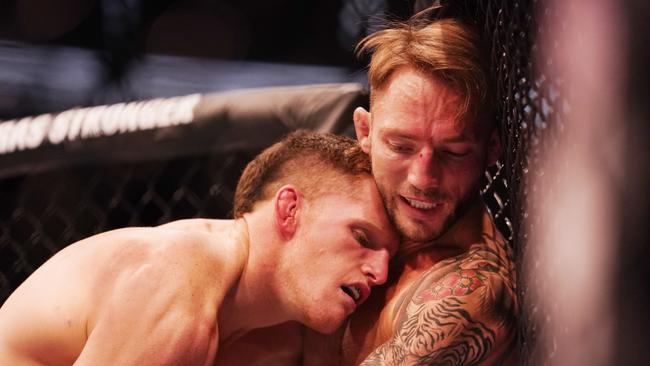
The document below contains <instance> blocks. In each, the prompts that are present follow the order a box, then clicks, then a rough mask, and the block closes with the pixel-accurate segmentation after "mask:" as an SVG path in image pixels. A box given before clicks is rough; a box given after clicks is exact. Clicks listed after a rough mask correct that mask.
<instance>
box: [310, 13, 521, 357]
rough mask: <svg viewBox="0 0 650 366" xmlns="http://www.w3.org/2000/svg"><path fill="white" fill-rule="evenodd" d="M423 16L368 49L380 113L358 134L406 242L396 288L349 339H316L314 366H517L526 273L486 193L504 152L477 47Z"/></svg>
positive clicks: (361, 314)
mask: <svg viewBox="0 0 650 366" xmlns="http://www.w3.org/2000/svg"><path fill="white" fill-rule="evenodd" d="M424 18H425V17H422V16H421V14H420V15H416V16H414V17H413V18H411V19H410V20H409V21H407V22H405V23H403V24H395V25H393V26H392V27H390V28H388V29H385V30H382V31H379V32H376V33H374V34H372V35H370V36H369V37H367V38H366V39H364V40H363V41H362V42H361V43H360V44H359V46H358V51H359V52H360V53H366V52H367V53H371V54H372V57H371V61H370V66H369V71H368V79H369V82H370V87H371V90H370V92H371V94H370V111H367V110H365V109H363V108H357V110H355V112H354V124H355V129H356V133H357V138H358V140H359V142H360V144H361V147H362V149H363V150H364V151H365V152H366V153H368V154H369V155H370V157H371V160H372V170H373V175H374V177H375V180H376V182H377V185H378V187H379V190H380V193H381V195H382V197H383V200H384V203H385V205H386V207H387V210H388V212H389V216H390V218H391V219H392V221H393V223H394V224H395V226H396V227H397V229H398V230H399V232H400V233H401V235H402V243H401V246H400V249H399V252H398V255H397V256H396V258H395V259H394V260H393V262H392V264H391V267H390V271H389V280H388V282H387V285H386V286H385V287H383V289H382V290H379V291H376V292H373V295H372V296H371V297H370V298H369V299H368V302H367V303H366V304H365V306H364V307H363V308H361V309H359V311H358V312H357V313H355V314H353V315H352V316H351V318H350V319H349V322H348V323H347V325H346V326H344V328H343V329H342V330H341V331H340V332H339V335H338V337H339V338H336V337H335V338H324V337H321V336H319V335H317V334H315V333H308V336H307V341H306V343H305V344H306V352H305V355H304V357H305V364H308V365H334V364H337V365H359V364H361V365H503V364H510V363H514V362H516V352H514V350H515V343H516V342H515V339H516V330H515V314H516V313H517V302H516V296H515V268H514V264H513V261H512V254H511V252H510V248H509V246H508V244H507V242H506V241H505V240H504V238H503V237H502V236H501V234H500V233H499V232H498V230H497V229H496V228H495V226H494V224H493V222H492V220H491V217H490V215H489V214H488V212H487V211H486V209H485V206H484V205H483V203H482V201H481V199H480V195H479V187H480V181H481V176H482V174H483V173H484V171H485V169H486V167H488V166H490V165H492V164H494V163H495V162H496V160H497V158H498V156H499V154H500V150H501V146H500V139H499V135H498V131H497V129H496V126H495V121H494V117H493V115H492V113H491V109H492V108H491V107H492V103H493V102H492V100H491V98H490V93H489V88H488V81H487V77H486V72H485V66H484V64H483V61H484V59H483V58H482V57H481V52H480V49H479V46H478V37H477V35H476V34H475V33H474V32H472V30H471V29H470V28H469V27H468V26H466V25H464V24H463V23H461V22H460V21H458V20H454V19H443V20H435V21H433V22H432V21H430V20H428V19H424Z"/></svg>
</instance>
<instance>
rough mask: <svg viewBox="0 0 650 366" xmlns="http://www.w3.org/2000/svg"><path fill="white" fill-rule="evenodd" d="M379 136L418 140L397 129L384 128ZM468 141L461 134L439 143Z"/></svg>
mask: <svg viewBox="0 0 650 366" xmlns="http://www.w3.org/2000/svg"><path fill="white" fill-rule="evenodd" d="M379 134H380V135H388V136H390V137H397V138H402V139H406V140H418V137H417V136H416V135H415V134H410V133H407V132H404V131H402V130H400V129H399V128H395V127H384V128H382V129H380V130H379ZM469 141H471V139H470V137H469V135H467V134H466V133H464V132H463V133H460V134H457V135H454V136H450V137H447V138H445V139H443V140H442V141H441V142H442V143H445V144H453V143H460V142H469Z"/></svg>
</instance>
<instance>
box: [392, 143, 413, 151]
mask: <svg viewBox="0 0 650 366" xmlns="http://www.w3.org/2000/svg"><path fill="white" fill-rule="evenodd" d="M388 147H389V148H390V149H391V150H392V151H394V152H396V153H399V154H409V153H411V152H412V151H413V148H412V147H411V146H408V145H402V144H394V143H390V142H389V143H388Z"/></svg>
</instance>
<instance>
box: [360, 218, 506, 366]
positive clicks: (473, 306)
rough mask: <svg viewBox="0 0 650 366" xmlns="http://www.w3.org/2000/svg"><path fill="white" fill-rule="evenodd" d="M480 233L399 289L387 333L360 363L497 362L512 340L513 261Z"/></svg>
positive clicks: (497, 238)
mask: <svg viewBox="0 0 650 366" xmlns="http://www.w3.org/2000/svg"><path fill="white" fill-rule="evenodd" d="M493 234H494V236H491V235H493ZM484 236H485V237H484V238H483V239H484V240H483V241H482V242H480V243H477V244H475V245H473V246H471V247H470V249H469V250H468V251H467V252H466V253H463V254H461V255H459V256H456V257H453V258H449V259H447V260H444V261H442V262H439V263H437V264H436V265H434V266H433V267H432V268H431V269H429V270H427V271H426V272H424V273H423V274H422V275H421V276H420V277H419V278H418V279H417V280H416V281H415V282H414V283H413V284H412V285H411V286H409V287H408V288H407V289H406V290H405V291H403V292H401V293H400V295H399V298H398V299H397V301H396V302H395V304H396V306H395V308H394V309H393V311H394V313H393V315H394V316H393V319H394V323H393V324H394V327H393V329H395V333H394V335H393V337H392V338H391V339H390V340H389V341H388V342H386V343H384V344H383V345H381V346H380V347H379V348H377V349H376V350H375V351H374V352H373V353H372V354H371V355H370V356H369V357H368V358H367V359H366V360H365V361H364V363H363V365H374V364H382V365H383V364H388V365H393V364H394V365H411V364H430V363H436V362H441V363H444V364H446V365H475V364H502V363H503V361H504V359H505V358H506V357H507V356H508V355H509V353H510V351H511V350H512V347H513V344H514V340H515V338H516V336H515V334H516V331H515V329H516V327H515V316H516V313H517V302H516V293H515V272H514V265H513V261H512V256H511V253H510V250H509V248H508V246H507V243H505V241H503V239H502V238H500V235H498V232H495V233H491V232H489V230H488V231H486V233H485V235H484ZM443 361H444V362H443Z"/></svg>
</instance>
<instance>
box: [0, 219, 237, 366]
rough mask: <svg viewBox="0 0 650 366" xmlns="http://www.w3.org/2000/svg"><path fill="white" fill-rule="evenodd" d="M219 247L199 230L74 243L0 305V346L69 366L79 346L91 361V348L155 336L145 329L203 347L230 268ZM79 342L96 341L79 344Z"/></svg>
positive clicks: (227, 251)
mask: <svg viewBox="0 0 650 366" xmlns="http://www.w3.org/2000/svg"><path fill="white" fill-rule="evenodd" d="M221 244H222V243H221V241H220V240H219V238H218V237H216V238H215V237H213V236H211V235H207V234H206V233H204V232H200V231H192V230H177V229H166V228H128V229H120V230H114V231H110V232H106V233H102V234H99V235H96V236H93V237H90V238H88V239H85V240H82V241H80V242H77V243H74V244H72V245H70V246H69V247H67V248H66V249H64V250H62V251H61V252H60V253H58V254H57V255H55V256H54V257H53V258H51V259H50V260H49V261H48V262H47V263H46V264H44V265H43V266H42V267H41V268H39V269H38V270H37V271H36V272H35V273H34V274H32V276H30V278H28V280H27V281H25V283H23V284H22V285H21V286H20V287H19V288H18V289H17V290H16V291H15V292H14V294H12V296H11V297H10V298H9V299H8V300H7V302H6V303H5V304H4V305H3V307H2V308H1V309H0V323H1V324H2V326H1V327H0V328H1V329H3V330H5V331H4V332H3V331H2V330H0V343H2V344H4V345H5V347H6V346H7V344H10V347H11V348H12V349H14V350H15V353H17V354H23V355H28V354H36V355H52V357H53V358H52V359H50V360H47V361H48V362H46V363H57V364H58V363H63V364H65V363H68V364H71V363H72V362H73V361H74V360H75V358H76V357H77V356H78V355H79V353H80V352H81V351H82V349H83V350H84V353H85V354H88V353H89V352H90V353H92V352H94V353H92V355H91V356H92V357H91V356H85V357H91V358H90V359H92V360H100V359H101V357H100V358H97V356H98V355H100V356H101V352H99V353H98V351H97V350H100V349H103V348H105V349H106V352H110V348H109V347H108V345H109V344H113V346H115V347H126V345H120V344H118V343H119V341H120V340H125V339H131V340H133V339H137V340H138V342H144V341H152V342H155V338H156V337H153V336H151V335H152V334H155V335H160V336H161V337H160V342H162V339H163V338H164V337H168V336H179V337H181V336H182V337H185V338H183V339H178V341H179V342H178V344H181V345H182V344H186V345H187V344H189V345H195V346H197V345H200V347H203V348H205V349H207V348H209V347H210V345H211V344H214V342H212V340H214V338H215V337H216V336H217V334H216V329H215V327H214V324H215V317H216V308H215V306H216V305H217V304H218V303H219V301H220V300H221V299H222V298H223V296H224V295H225V292H226V291H227V287H228V284H229V283H231V282H233V281H234V279H235V278H236V277H237V276H238V274H239V272H238V270H239V267H238V265H237V260H236V259H237V258H240V257H241V255H240V254H239V253H238V252H237V251H236V250H235V249H236V247H233V246H232V245H230V246H229V244H228V243H223V245H221ZM220 245H221V247H220ZM233 259H235V260H233ZM203 321H205V322H203ZM202 323H203V324H202ZM160 327H162V329H161V328H160ZM169 332H171V333H169ZM197 339H200V341H197ZM87 342H89V343H88V344H90V345H91V346H92V345H93V344H97V347H96V348H93V347H87V348H88V349H86V348H84V344H86V343H87ZM136 343H137V342H136ZM102 344H103V346H102ZM197 347H199V346H197ZM206 347H207V348H206ZM145 348H147V347H142V348H139V349H145ZM161 348H165V347H162V346H161ZM93 349H95V351H92V350H93ZM206 352H207V351H206ZM206 352H204V354H207V353H206ZM136 353H137V352H134V354H136ZM109 356H110V355H109V354H106V357H109ZM153 356H155V355H153ZM25 357H27V356H25ZM107 360H108V358H107ZM124 364H128V362H126V360H125V363H124Z"/></svg>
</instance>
